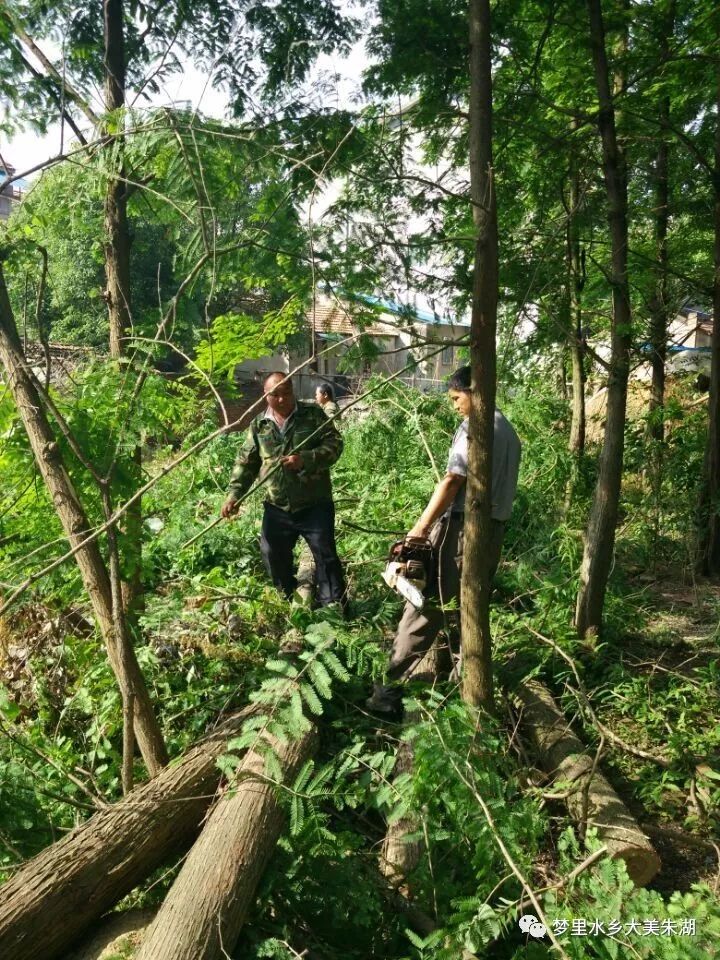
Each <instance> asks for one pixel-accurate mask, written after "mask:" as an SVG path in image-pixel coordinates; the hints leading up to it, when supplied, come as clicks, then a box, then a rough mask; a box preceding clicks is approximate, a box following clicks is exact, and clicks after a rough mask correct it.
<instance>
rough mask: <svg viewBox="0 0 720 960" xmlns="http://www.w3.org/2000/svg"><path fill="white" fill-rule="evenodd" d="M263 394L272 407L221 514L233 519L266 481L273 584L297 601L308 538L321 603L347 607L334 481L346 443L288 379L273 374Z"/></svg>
mask: <svg viewBox="0 0 720 960" xmlns="http://www.w3.org/2000/svg"><path fill="white" fill-rule="evenodd" d="M263 390H264V391H265V394H266V401H267V408H266V409H265V411H264V412H263V413H261V414H259V415H258V416H257V417H255V419H254V420H253V422H252V424H251V425H250V430H249V431H248V434H247V437H246V438H245V442H244V443H243V445H242V447H241V448H240V451H239V453H238V455H237V459H236V460H235V466H234V467H233V471H232V474H231V477H230V487H229V490H228V496H227V499H226V500H225V503H224V504H223V506H222V510H221V513H222V516H223V517H225V518H226V519H229V518H230V517H231V516H232V515H233V514H234V513H236V512H237V510H238V507H239V501H240V499H241V498H242V497H243V495H244V494H245V493H247V491H248V490H249V489H250V487H251V486H252V484H253V483H254V482H255V480H256V479H257V478H258V477H259V478H260V480H261V481H262V480H265V479H266V478H267V481H266V483H265V485H264V487H263V489H264V492H265V511H264V515H263V522H262V532H261V536H260V552H261V553H262V557H263V561H264V563H265V568H266V569H267V572H268V574H269V575H270V578H271V579H272V582H273V583H274V584H275V586H276V587H278V589H280V590H282V591H283V593H284V594H285V595H286V596H287V597H290V596H292V594H293V593H294V591H295V588H296V586H297V579H296V575H295V565H294V557H293V550H294V548H295V544H296V543H297V541H298V539H299V538H300V537H302V538H303V539H304V540H305V542H306V543H307V545H308V547H309V548H310V551H311V553H312V555H313V559H314V560H315V569H316V585H317V598H318V602H319V603H320V605H321V606H327V605H328V604H330V603H339V604H340V605H341V606H342V607H343V609H344V607H345V603H346V597H345V578H344V574H343V569H342V564H341V562H340V558H339V557H338V553H337V548H336V545H335V504H334V503H333V498H332V483H331V480H330V467H331V466H332V465H333V464H334V463H335V461H336V460H337V459H338V458H339V457H340V454H341V453H342V449H343V441H342V437H341V436H340V434H339V433H338V432H337V430H336V429H335V426H334V424H332V423H329V422H328V420H327V417H326V416H325V414H324V413H323V411H322V410H320V409H318V407H317V406H316V405H315V404H314V403H304V402H303V401H301V400H296V398H295V393H294V391H293V385H292V381H291V380H290V379H289V378H287V377H286V375H285V374H284V373H270V374H268V376H267V377H266V378H265V380H264V381H263Z"/></svg>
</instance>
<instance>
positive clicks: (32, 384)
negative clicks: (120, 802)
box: [0, 265, 168, 776]
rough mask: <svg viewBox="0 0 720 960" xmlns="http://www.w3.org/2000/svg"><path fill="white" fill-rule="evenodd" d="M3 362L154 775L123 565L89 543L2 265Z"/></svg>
mask: <svg viewBox="0 0 720 960" xmlns="http://www.w3.org/2000/svg"><path fill="white" fill-rule="evenodd" d="M0 362H2V364H3V366H4V368H5V370H6V373H7V378H8V385H9V389H10V390H11V392H12V394H13V398H14V400H15V404H16V406H17V409H18V412H19V414H20V416H21V417H22V420H23V424H24V426H25V430H26V432H27V436H28V439H29V441H30V446H31V447H32V451H33V454H34V456H35V462H36V463H37V466H38V469H39V471H40V474H41V475H42V477H43V480H44V481H45V484H46V486H47V489H48V492H49V493H50V496H51V497H52V500H53V503H54V504H55V508H56V510H57V514H58V517H59V519H60V522H61V523H62V526H63V530H64V531H65V535H66V536H67V539H68V542H69V543H70V545H71V547H73V548H74V549H75V550H76V551H77V552H76V559H77V564H78V567H79V569H80V573H81V576H82V579H83V583H84V585H85V589H86V591H87V594H88V596H89V598H90V601H91V603H92V606H93V610H94V612H95V616H96V618H97V621H98V625H99V627H100V631H101V633H102V636H103V639H104V640H105V645H106V648H107V652H108V658H109V660H110V664H111V666H112V668H113V671H114V673H115V676H116V678H117V681H118V685H119V687H120V691H121V694H122V698H123V704H124V706H125V708H126V711H127V713H129V712H130V711H132V716H128V715H127V714H126V722H127V723H128V724H129V726H130V727H131V728H133V729H134V730H135V734H136V736H137V740H138V744H139V746H140V749H141V752H142V755H143V758H144V760H145V762H146V765H147V768H148V771H149V773H150V775H151V776H154V775H155V774H156V773H158V772H159V771H160V769H161V768H162V766H164V764H165V763H167V760H168V755H167V750H166V748H165V743H164V740H163V736H162V733H161V731H160V727H159V724H158V722H157V719H156V718H155V714H154V712H153V708H152V703H151V701H150V696H149V693H148V690H147V686H146V685H145V681H144V679H143V676H142V673H141V671H140V667H139V666H138V662H137V659H136V657H135V652H134V650H133V646H132V642H131V639H130V636H129V635H128V633H127V630H126V624H125V620H124V618H123V617H119V616H118V615H117V610H115V609H114V605H115V602H116V597H117V596H118V591H119V589H120V584H119V582H118V571H117V569H114V570H111V572H110V573H109V572H108V568H107V566H106V564H105V562H104V560H103V558H102V555H101V553H100V549H99V546H98V543H97V540H93V541H92V542H91V543H88V544H84V540H85V538H86V537H87V534H88V532H89V530H90V528H91V524H90V522H89V520H88V516H87V514H86V512H85V510H84V508H83V506H82V503H81V501H80V498H79V497H78V495H77V491H76V489H75V486H74V484H73V482H72V480H71V478H70V474H69V472H68V470H67V468H66V465H65V462H64V459H63V455H62V453H61V450H60V447H59V445H58V442H57V437H56V435H55V432H54V430H53V428H52V426H51V425H50V421H49V419H48V417H47V415H46V413H45V403H44V402H43V399H42V396H41V391H40V390H39V389H38V385H37V382H36V379H35V376H34V374H33V373H32V370H31V369H30V368H29V367H28V365H27V363H26V362H25V358H24V356H23V352H22V344H21V342H20V338H19V336H18V333H17V327H16V325H15V318H14V316H13V313H12V308H11V306H10V300H9V298H8V295H7V288H6V286H5V277H4V274H3V271H2V266H1V265H0Z"/></svg>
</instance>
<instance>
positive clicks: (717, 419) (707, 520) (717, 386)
mask: <svg viewBox="0 0 720 960" xmlns="http://www.w3.org/2000/svg"><path fill="white" fill-rule="evenodd" d="M715 15H716V16H715V22H716V24H717V27H718V32H717V36H718V37H720V13H718V11H717V10H716V11H715ZM715 82H716V111H717V113H716V118H715V123H716V127H715V168H714V173H713V186H714V190H715V245H714V267H715V271H714V283H713V332H712V342H711V361H710V363H711V367H710V399H709V408H710V409H709V416H710V420H709V423H708V434H707V444H706V447H705V464H704V470H703V478H702V488H701V494H700V556H699V566H700V569H701V570H702V572H703V573H706V574H708V575H710V576H717V575H718V574H720V67H716V70H715Z"/></svg>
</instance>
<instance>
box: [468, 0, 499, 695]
mask: <svg viewBox="0 0 720 960" xmlns="http://www.w3.org/2000/svg"><path fill="white" fill-rule="evenodd" d="M469 29H470V193H471V198H472V201H473V215H474V219H475V231H476V239H475V261H474V274H473V294H472V314H471V320H470V367H471V371H472V408H471V411H470V424H469V451H468V476H467V493H466V503H465V547H464V551H463V572H462V597H461V604H460V620H461V632H462V643H463V683H462V695H463V699H464V700H466V701H467V702H468V703H471V704H474V705H477V706H480V705H482V706H484V707H486V708H488V709H491V710H492V709H493V706H494V697H493V676H492V648H491V643H492V638H491V635H490V570H489V569H488V566H487V563H486V562H485V553H486V551H485V549H484V545H485V544H487V543H489V542H490V539H491V534H490V523H491V520H490V517H491V507H492V447H493V432H494V420H495V329H496V325H497V297H498V235H497V211H496V205H495V186H494V182H493V156H492V73H491V66H492V43H491V32H490V31H491V23H490V0H470V7H469Z"/></svg>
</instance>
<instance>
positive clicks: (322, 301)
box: [307, 293, 469, 337]
mask: <svg viewBox="0 0 720 960" xmlns="http://www.w3.org/2000/svg"><path fill="white" fill-rule="evenodd" d="M348 299H352V300H353V301H354V305H355V309H351V308H350V307H349V306H346V305H345V303H344V302H343V301H342V300H341V299H338V298H336V299H333V300H331V299H330V298H329V297H324V296H323V297H319V298H318V299H317V300H316V302H315V306H314V309H313V308H311V309H310V310H308V314H307V316H308V320H309V321H310V322H311V323H312V322H313V320H314V324H315V329H316V330H317V331H321V332H323V333H339V334H347V335H352V334H354V333H357V332H358V330H363V331H364V332H365V333H369V334H370V335H371V336H376V337H391V336H393V335H394V333H395V330H396V329H398V328H399V327H401V326H402V325H403V324H402V322H400V323H399V322H398V321H396V320H395V319H394V318H395V317H397V318H399V320H400V321H404V322H405V323H413V322H414V323H418V322H419V323H425V324H432V325H433V326H439V325H448V326H458V327H468V326H469V323H468V321H466V320H457V319H456V318H454V317H441V316H439V315H438V314H435V313H430V311H429V310H422V309H418V308H417V307H413V306H411V305H410V304H402V303H396V302H395V301H394V300H387V299H385V298H384V297H375V296H372V295H370V294H364V293H361V294H355V295H353V296H352V298H348ZM363 305H366V306H367V307H369V308H370V309H369V310H368V309H365V310H363ZM387 314H392V317H389V316H387ZM383 315H385V316H383Z"/></svg>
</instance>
